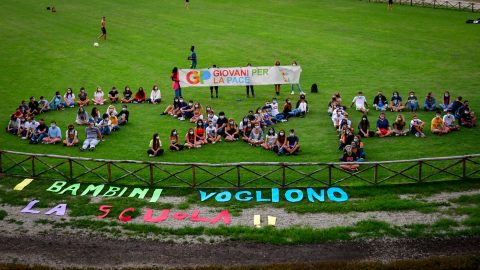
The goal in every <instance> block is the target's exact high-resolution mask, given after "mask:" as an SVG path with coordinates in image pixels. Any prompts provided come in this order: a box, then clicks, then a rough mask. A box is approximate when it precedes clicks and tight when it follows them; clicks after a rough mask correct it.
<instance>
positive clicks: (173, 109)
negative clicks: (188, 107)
mask: <svg viewBox="0 0 480 270" xmlns="http://www.w3.org/2000/svg"><path fill="white" fill-rule="evenodd" d="M179 100H180V99H179V98H178V97H174V98H173V104H170V105H168V106H167V108H165V110H164V111H163V112H162V113H161V114H160V115H167V114H169V115H172V116H173V115H177V114H178V105H179V104H180V101H179Z"/></svg>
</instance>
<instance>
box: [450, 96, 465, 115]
mask: <svg viewBox="0 0 480 270" xmlns="http://www.w3.org/2000/svg"><path fill="white" fill-rule="evenodd" d="M462 99H463V98H462V97H461V96H458V97H457V99H455V101H454V102H453V103H452V105H451V106H450V110H452V113H453V115H454V116H455V118H457V119H460V115H458V114H457V112H458V109H460V108H461V107H463V102H462Z"/></svg>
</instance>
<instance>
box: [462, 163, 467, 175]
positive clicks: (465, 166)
mask: <svg viewBox="0 0 480 270" xmlns="http://www.w3.org/2000/svg"><path fill="white" fill-rule="evenodd" d="M462 177H463V178H464V179H465V178H467V160H466V158H462Z"/></svg>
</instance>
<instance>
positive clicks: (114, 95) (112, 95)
mask: <svg viewBox="0 0 480 270" xmlns="http://www.w3.org/2000/svg"><path fill="white" fill-rule="evenodd" d="M108 99H109V100H110V102H111V103H118V101H119V99H120V94H119V93H118V90H117V88H116V87H115V86H112V89H111V90H110V92H108Z"/></svg>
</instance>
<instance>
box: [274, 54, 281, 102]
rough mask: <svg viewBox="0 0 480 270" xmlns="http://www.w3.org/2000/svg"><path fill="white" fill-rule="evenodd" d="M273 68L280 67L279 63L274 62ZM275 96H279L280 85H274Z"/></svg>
mask: <svg viewBox="0 0 480 270" xmlns="http://www.w3.org/2000/svg"><path fill="white" fill-rule="evenodd" d="M275 66H277V67H278V66H280V61H279V60H277V61H275ZM275 95H277V96H279V95H280V84H275Z"/></svg>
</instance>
